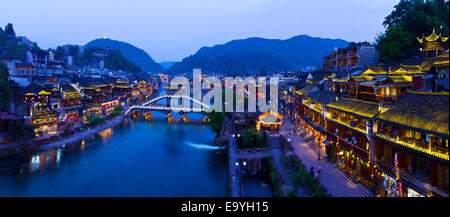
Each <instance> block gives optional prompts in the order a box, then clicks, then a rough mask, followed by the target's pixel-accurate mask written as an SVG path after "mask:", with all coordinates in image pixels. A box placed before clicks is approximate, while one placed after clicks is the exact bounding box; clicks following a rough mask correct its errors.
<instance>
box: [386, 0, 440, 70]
mask: <svg viewBox="0 0 450 217" xmlns="http://www.w3.org/2000/svg"><path fill="white" fill-rule="evenodd" d="M383 25H384V26H385V27H386V32H385V33H383V34H381V35H379V36H378V38H377V47H378V49H379V60H380V61H381V62H386V61H389V60H400V59H402V58H409V57H411V56H413V55H414V54H416V53H417V51H418V50H417V49H418V47H419V44H418V42H417V39H416V37H422V36H423V35H427V34H430V33H431V32H432V31H433V28H434V29H436V31H437V32H438V34H439V33H441V34H443V35H445V36H448V34H449V2H448V1H447V2H446V1H445V0H426V1H423V0H401V1H400V2H399V3H398V4H397V5H396V6H395V7H394V10H393V11H392V12H391V14H389V15H388V16H387V17H386V18H385V20H384V22H383ZM406 40H408V42H407V41H406ZM398 49H400V50H398Z"/></svg>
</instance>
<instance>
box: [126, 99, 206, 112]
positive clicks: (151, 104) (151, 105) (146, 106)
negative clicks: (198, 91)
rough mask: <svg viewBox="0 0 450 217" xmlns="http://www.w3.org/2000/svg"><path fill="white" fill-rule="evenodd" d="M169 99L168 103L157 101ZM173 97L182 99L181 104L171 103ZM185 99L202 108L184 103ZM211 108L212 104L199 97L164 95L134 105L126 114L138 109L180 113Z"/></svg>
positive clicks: (140, 110) (141, 110)
mask: <svg viewBox="0 0 450 217" xmlns="http://www.w3.org/2000/svg"><path fill="white" fill-rule="evenodd" d="M163 99H166V100H167V104H166V105H156V104H155V103H156V102H157V101H159V100H163ZM171 99H179V100H180V99H181V101H182V103H181V105H180V106H175V105H170V103H169V102H170V101H171ZM185 100H187V101H189V102H193V103H197V104H199V105H200V108H197V107H195V106H194V107H191V105H190V104H191V103H189V105H184V102H185ZM209 109H210V106H208V105H206V104H204V103H202V102H200V101H199V100H197V99H194V98H192V97H190V96H185V95H163V96H159V97H156V98H153V99H151V100H149V101H147V102H144V103H142V104H140V105H134V106H131V107H130V108H128V110H127V111H126V112H125V116H127V115H129V114H130V112H134V111H138V112H141V113H144V112H146V111H147V112H148V111H161V112H167V113H170V112H179V113H189V112H198V113H204V112H206V111H207V110H209Z"/></svg>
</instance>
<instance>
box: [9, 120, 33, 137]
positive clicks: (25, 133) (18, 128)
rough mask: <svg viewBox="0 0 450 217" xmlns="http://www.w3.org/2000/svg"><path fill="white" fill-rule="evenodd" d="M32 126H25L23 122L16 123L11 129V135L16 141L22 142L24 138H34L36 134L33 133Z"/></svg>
mask: <svg viewBox="0 0 450 217" xmlns="http://www.w3.org/2000/svg"><path fill="white" fill-rule="evenodd" d="M34 128H35V127H34V126H32V125H27V126H25V125H24V124H23V122H17V123H16V125H15V126H14V127H13V129H12V134H13V136H14V138H16V139H17V140H20V141H23V139H24V138H34V137H35V136H36V134H35V133H34Z"/></svg>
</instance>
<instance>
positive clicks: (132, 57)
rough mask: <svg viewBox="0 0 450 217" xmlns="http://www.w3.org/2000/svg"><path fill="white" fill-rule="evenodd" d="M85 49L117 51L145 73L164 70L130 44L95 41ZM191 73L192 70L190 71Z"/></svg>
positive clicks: (106, 40)
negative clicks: (107, 48) (95, 48)
mask: <svg viewBox="0 0 450 217" xmlns="http://www.w3.org/2000/svg"><path fill="white" fill-rule="evenodd" d="M86 47H102V48H106V47H109V49H110V50H119V51H120V52H121V53H122V55H123V56H124V57H125V58H126V59H127V60H129V61H131V62H133V63H135V64H136V65H138V66H140V67H141V68H142V70H144V71H146V72H156V73H158V72H163V71H164V68H163V67H162V66H161V65H160V64H158V63H156V62H155V61H154V60H153V59H152V58H151V57H150V55H148V54H147V53H146V52H145V51H144V50H142V49H139V48H137V47H135V46H133V45H131V44H128V43H125V42H121V41H117V40H112V39H109V38H108V39H95V40H93V41H90V42H89V43H88V44H86ZM190 71H192V68H191V69H190Z"/></svg>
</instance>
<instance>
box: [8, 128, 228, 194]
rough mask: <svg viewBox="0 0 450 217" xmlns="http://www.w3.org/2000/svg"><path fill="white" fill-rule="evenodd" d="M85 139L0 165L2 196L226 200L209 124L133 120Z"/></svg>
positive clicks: (222, 163)
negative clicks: (186, 197)
mask: <svg viewBox="0 0 450 217" xmlns="http://www.w3.org/2000/svg"><path fill="white" fill-rule="evenodd" d="M97 137H98V138H96V139H93V140H92V141H84V142H81V143H78V144H73V145H71V146H67V147H65V148H64V149H55V150H50V151H43V152H38V153H33V154H25V155H21V156H16V157H12V158H7V159H2V160H1V161H0V196H226V195H227V184H226V181H227V179H226V174H227V168H226V162H225V161H224V160H223V159H222V158H221V157H219V156H217V154H216V151H215V147H214V146H213V141H214V133H213V132H212V131H211V130H210V129H209V128H208V126H206V125H202V124H187V123H182V124H180V123H174V124H169V123H167V121H166V122H164V121H129V122H128V123H126V124H123V125H122V126H118V127H115V128H112V129H109V130H106V131H103V132H102V133H100V134H99V135H98V136H97Z"/></svg>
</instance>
